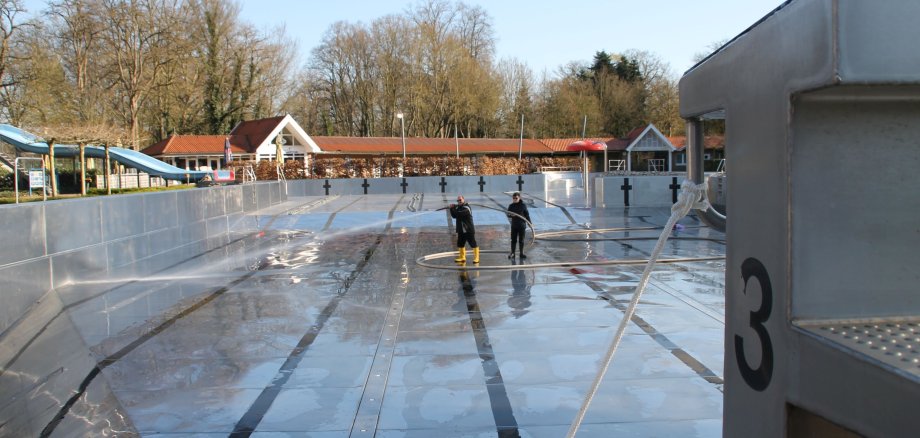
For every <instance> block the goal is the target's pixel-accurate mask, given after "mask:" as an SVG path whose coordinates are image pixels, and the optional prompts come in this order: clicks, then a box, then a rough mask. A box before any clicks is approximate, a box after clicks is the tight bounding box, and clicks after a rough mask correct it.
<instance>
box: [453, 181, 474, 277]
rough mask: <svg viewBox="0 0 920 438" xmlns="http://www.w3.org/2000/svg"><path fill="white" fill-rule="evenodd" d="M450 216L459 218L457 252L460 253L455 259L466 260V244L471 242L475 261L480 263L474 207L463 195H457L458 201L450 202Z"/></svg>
mask: <svg viewBox="0 0 920 438" xmlns="http://www.w3.org/2000/svg"><path fill="white" fill-rule="evenodd" d="M450 217H452V218H454V219H456V220H457V252H458V253H459V255H458V256H457V258H455V259H454V261H455V262H457V263H463V262H466V244H467V242H469V244H470V248H473V263H479V245H477V244H476V228H475V227H473V209H472V208H470V204H467V203H466V201H465V200H464V199H463V195H457V203H456V204H450Z"/></svg>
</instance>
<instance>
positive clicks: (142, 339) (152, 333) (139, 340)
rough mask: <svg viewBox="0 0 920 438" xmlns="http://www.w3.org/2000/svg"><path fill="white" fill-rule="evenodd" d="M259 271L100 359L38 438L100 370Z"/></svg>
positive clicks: (48, 433)
mask: <svg viewBox="0 0 920 438" xmlns="http://www.w3.org/2000/svg"><path fill="white" fill-rule="evenodd" d="M265 266H266V265H264V264H263V265H262V266H260V269H259V270H261V268H264V267H265ZM259 270H255V271H249V272H247V273H246V274H245V275H243V276H241V277H239V278H237V279H235V280H233V281H232V282H230V284H228V285H226V286H223V287H221V288H220V289H217V290H216V291H214V292H212V293H211V294H209V295H208V296H206V297H204V298H202V299H201V300H198V301H197V302H196V303H195V304H193V305H191V306H189V307H187V308H185V309H184V310H183V311H182V312H179V313H178V314H176V315H174V316H173V317H172V318H169V319H167V320H166V321H163V322H162V323H160V324H159V325H157V326H156V327H154V328H153V330H150V331H149V332H147V333H145V334H144V335H143V336H141V337H139V338H137V339H135V340H134V341H133V342H131V343H130V344H128V345H126V346H124V347H122V348H121V349H120V350H118V351H116V352H115V353H113V354H110V355H109V356H108V357H106V358H105V359H102V360H101V361H99V362H98V363H97V364H96V365H95V366H93V369H92V370H90V372H89V374H88V375H87V376H86V377H85V378H84V379H83V381H82V382H80V386H79V387H78V388H77V391H76V392H75V393H74V394H73V395H71V396H70V398H69V399H67V401H66V402H65V403H64V405H62V406H61V408H60V409H58V412H57V413H56V414H55V415H54V417H52V419H51V421H50V422H49V423H48V424H47V425H45V427H44V429H42V431H41V433H40V434H39V436H41V437H49V436H51V434H52V433H53V432H54V430H55V429H56V428H57V427H58V425H59V424H60V423H61V421H62V420H64V417H66V416H67V413H68V412H70V408H72V407H73V405H74V404H76V403H77V401H78V400H79V399H80V398H81V397H83V394H84V393H86V389H87V388H88V387H89V385H90V383H92V382H93V380H95V378H96V377H97V376H98V375H99V374H100V373H101V372H102V370H104V369H105V368H107V367H109V366H110V365H112V364H114V363H115V362H117V361H118V360H119V359H121V358H123V357H125V356H126V355H127V354H128V353H130V352H132V351H134V350H135V349H137V347H140V346H141V345H143V344H144V343H145V342H147V341H149V340H150V339H152V338H153V337H154V336H156V335H158V334H160V333H162V332H163V331H164V330H166V329H167V328H169V327H170V326H172V325H173V324H175V323H176V321H178V320H180V319H182V318H184V317H186V316H188V315H189V314H191V313H192V312H194V311H196V310H198V309H200V308H201V307H203V306H204V305H206V304H208V303H210V302H211V301H214V299H215V298H217V297H219V296H221V295H223V294H224V293H225V292H227V291H228V290H230V289H231V288H233V287H235V286H236V285H238V284H240V283H242V282H243V281H246V280H248V279H249V278H250V277H252V276H253V275H255V274H256V273H257V272H258V271H259Z"/></svg>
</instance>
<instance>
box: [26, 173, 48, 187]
mask: <svg viewBox="0 0 920 438" xmlns="http://www.w3.org/2000/svg"><path fill="white" fill-rule="evenodd" d="M43 187H45V171H44V170H42V169H31V170H29V188H30V189H36V188H38V189H40V188H43Z"/></svg>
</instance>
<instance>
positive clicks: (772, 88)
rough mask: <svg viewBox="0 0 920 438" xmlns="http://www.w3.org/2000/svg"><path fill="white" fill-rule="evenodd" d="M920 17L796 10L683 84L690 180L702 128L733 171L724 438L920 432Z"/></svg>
mask: <svg viewBox="0 0 920 438" xmlns="http://www.w3.org/2000/svg"><path fill="white" fill-rule="evenodd" d="M918 16H920V3H918V2H916V1H912V0H890V1H886V2H865V1H857V0H795V1H789V2H786V3H784V4H783V5H781V6H780V7H779V8H777V9H776V10H775V11H773V12H772V13H771V14H769V15H768V16H766V17H765V18H764V19H762V20H761V21H760V22H758V23H756V24H755V25H754V26H752V27H751V28H749V29H748V30H747V31H745V32H744V33H742V34H741V35H739V36H737V37H736V38H735V39H733V40H732V41H730V42H729V43H727V44H726V45H725V46H723V47H722V48H720V49H719V50H718V51H716V53H714V54H713V55H711V56H710V57H709V58H707V59H705V60H703V61H702V62H701V63H700V64H698V65H697V66H695V67H694V68H692V69H691V70H690V71H688V72H687V73H686V74H685V75H684V76H683V78H682V79H681V81H680V111H681V116H682V117H684V118H685V119H687V120H688V126H689V128H690V129H689V133H688V134H689V135H688V136H689V139H690V148H689V151H690V153H689V154H688V159H689V162H688V168H689V173H690V176H691V177H692V179H693V180H694V181H695V182H701V181H702V180H703V173H702V160H701V158H702V137H703V123H702V122H703V119H704V118H706V117H718V118H723V117H724V119H725V129H726V137H725V139H726V153H727V157H726V158H727V159H729V160H731V162H732V171H731V172H730V173H729V174H728V175H727V178H728V181H727V184H726V189H727V199H728V200H729V201H728V203H727V215H726V216H727V218H728V221H727V222H724V225H726V226H727V236H726V238H727V241H728V248H727V261H726V269H725V275H726V281H725V286H726V291H725V294H726V300H725V303H726V309H725V313H726V315H725V321H726V333H725V396H724V397H725V399H724V424H723V435H724V436H753V437H780V436H854V435H862V436H914V435H916V434H917V431H918V430H920V416H918V415H916V407H917V406H918V405H920V336H918V327H920V326H918V324H920V298H918V294H917V292H916V283H917V279H918V276H917V266H918V265H920V253H918V252H917V248H918V247H920V234H918V233H917V225H916V224H917V218H916V215H917V212H918V211H920V197H918V196H917V195H916V188H915V183H916V181H917V176H916V171H917V162H918V161H917V157H918V152H917V146H916V139H917V138H918V137H920V124H918V123H917V120H920V105H917V102H918V98H920V93H918V91H920V56H917V55H916V51H915V48H914V44H915V43H916V41H918V40H920V28H918V27H917V26H916V23H915V21H916V17H918ZM865 169H885V170H884V171H879V172H873V173H871V174H869V173H867V172H866V171H865ZM705 216H706V218H707V220H713V219H717V218H715V215H714V214H713V212H712V211H710V212H709V213H707V214H706V215H705Z"/></svg>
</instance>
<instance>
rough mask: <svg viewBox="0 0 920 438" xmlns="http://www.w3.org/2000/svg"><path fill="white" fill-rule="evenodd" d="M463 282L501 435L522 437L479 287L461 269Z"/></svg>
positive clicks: (471, 323) (464, 293)
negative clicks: (493, 344) (487, 321)
mask: <svg viewBox="0 0 920 438" xmlns="http://www.w3.org/2000/svg"><path fill="white" fill-rule="evenodd" d="M459 276H460V285H461V288H462V290H463V297H464V298H465V299H466V310H467V314H468V315H469V317H470V327H471V328H472V330H473V337H474V338H475V340H476V349H477V350H478V352H479V358H480V359H482V372H483V374H484V376H485V379H486V381H485V383H486V391H487V392H488V393H489V403H490V404H491V406H492V417H493V418H494V419H495V426H496V427H497V431H498V436H499V437H509V438H511V437H520V432H519V431H518V424H517V420H516V419H515V418H514V411H513V410H512V409H511V400H510V399H508V390H507V388H506V387H505V381H504V379H503V378H502V373H501V369H499V366H498V362H497V361H496V360H495V351H494V350H493V349H492V341H491V340H490V339H489V332H488V331H487V330H486V323H485V321H484V320H483V319H482V312H481V310H480V308H479V301H478V300H477V299H476V290H475V286H474V285H473V281H472V280H471V279H470V276H469V272H468V271H460V273H459Z"/></svg>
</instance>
